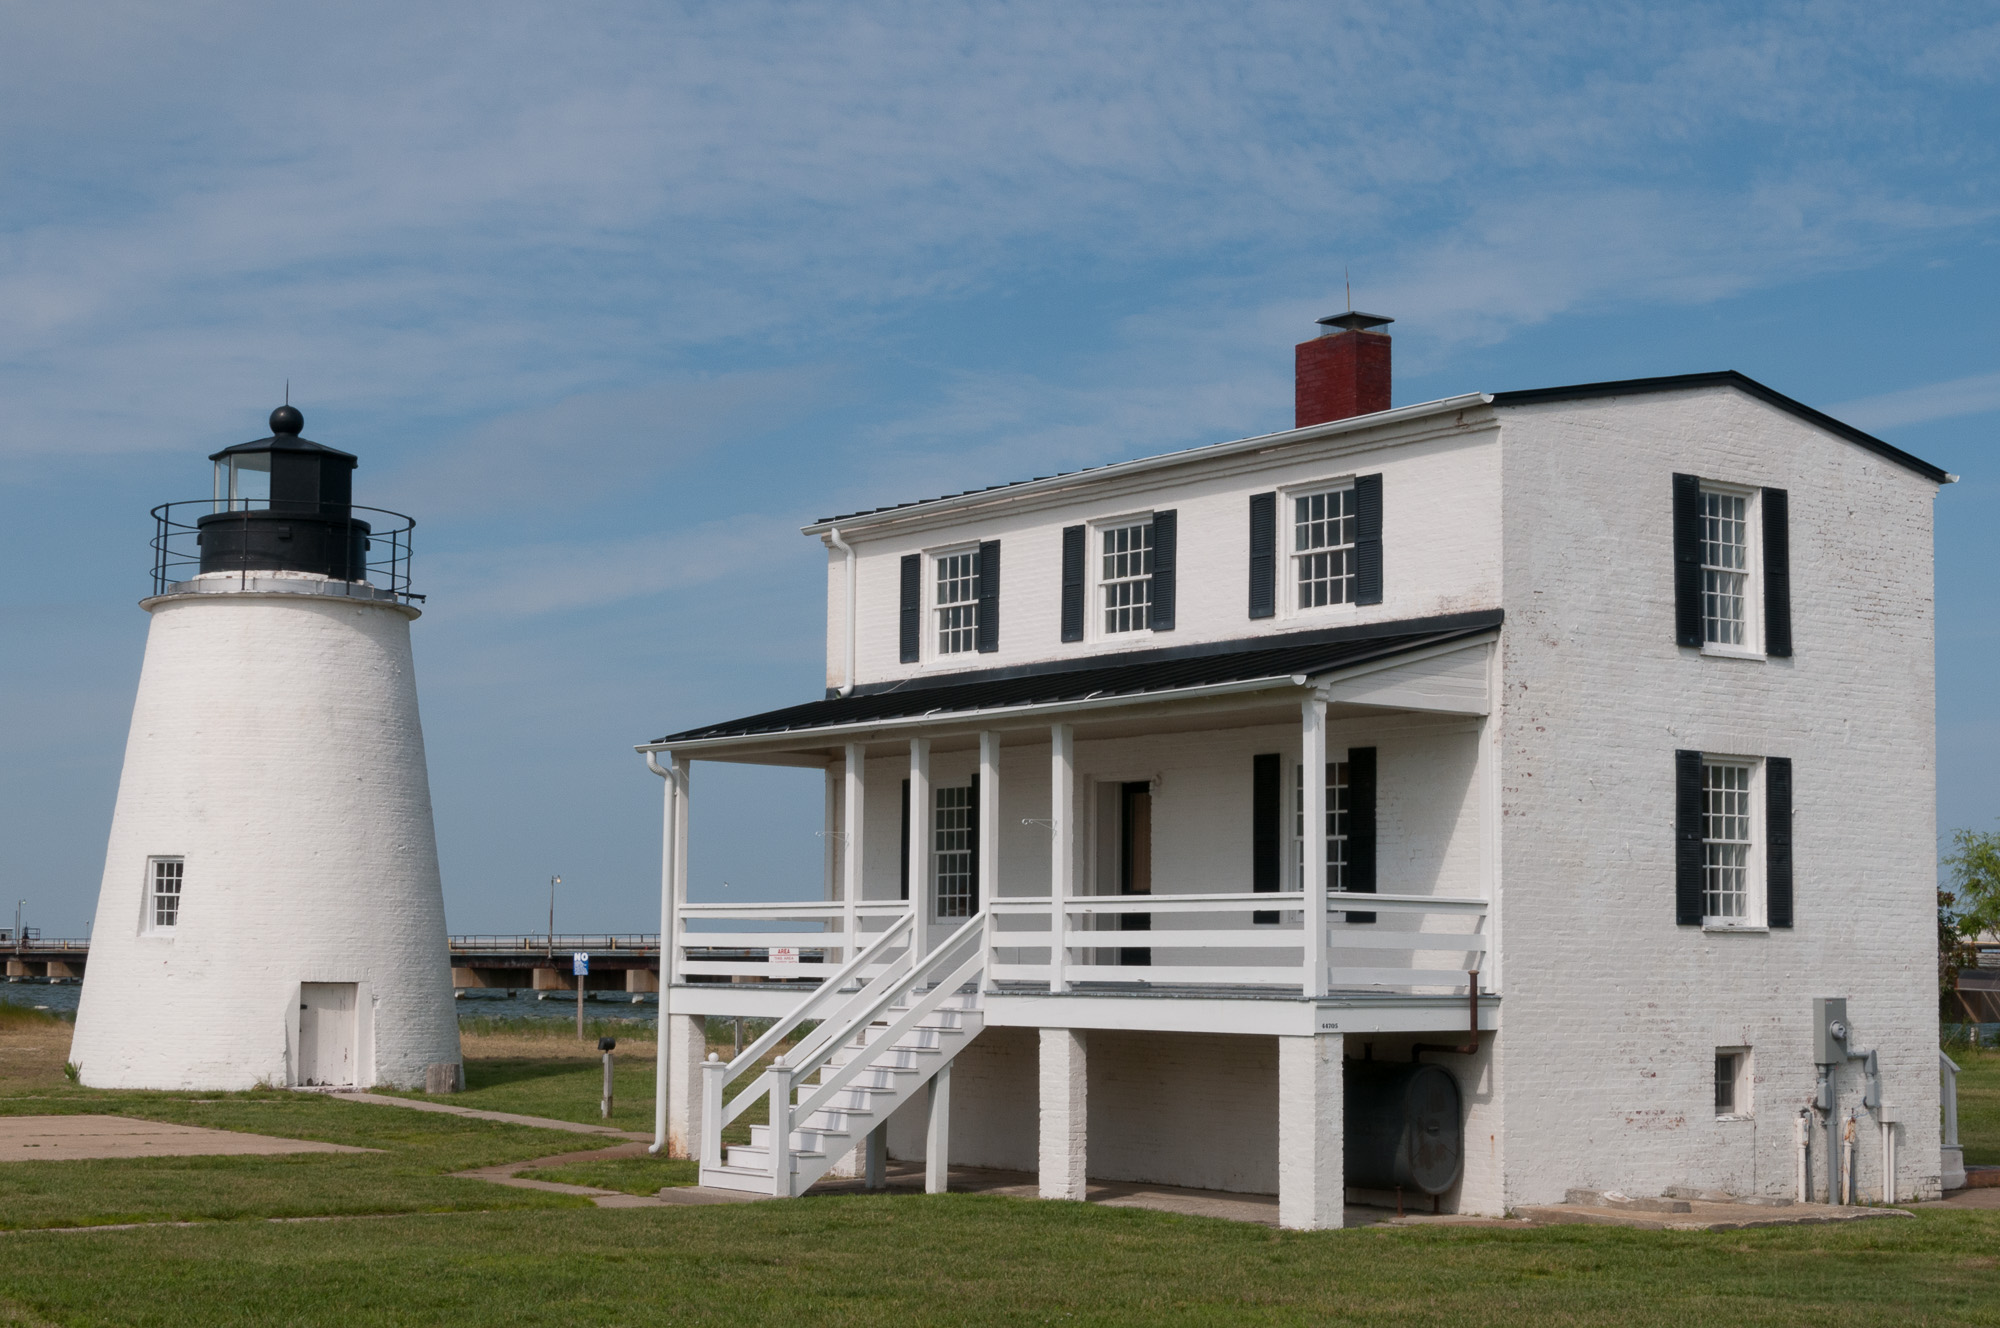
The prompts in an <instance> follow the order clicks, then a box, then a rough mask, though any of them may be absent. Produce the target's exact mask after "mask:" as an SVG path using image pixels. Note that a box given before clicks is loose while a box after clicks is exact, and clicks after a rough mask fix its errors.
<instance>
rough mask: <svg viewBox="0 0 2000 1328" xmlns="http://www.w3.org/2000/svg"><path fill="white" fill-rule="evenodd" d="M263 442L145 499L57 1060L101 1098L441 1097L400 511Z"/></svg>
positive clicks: (454, 1077) (309, 460) (447, 1037)
mask: <svg viewBox="0 0 2000 1328" xmlns="http://www.w3.org/2000/svg"><path fill="white" fill-rule="evenodd" d="M270 420H271V436H270V437H268V438H261V439H258V440H256V441H254V442H247V443H238V444H236V445H235V446H232V447H225V448H223V449H222V450H221V451H219V452H216V453H213V454H212V455H211V456H210V458H209V459H210V461H212V462H213V463H214V485H215V487H214V492H213V494H212V496H210V497H207V498H201V499H197V500H193V501H190V502H178V503H165V504H162V505H161V506H160V507H157V508H155V509H154V512H153V515H154V520H155V538H154V542H153V548H154V555H155V557H154V572H153V594H152V595H150V596H149V597H147V598H146V599H144V600H142V601H141V605H142V607H144V608H145V609H146V610H147V612H148V613H150V614H151V615H152V622H151V624H150V626H149V628H148V632H147V637H146V659H145V666H144V668H143V670H142V671H141V674H140V680H139V692H138V696H137V698H136V700H135V702H134V705H133V714H132V728H131V734H130V737H129V738H128V740H127V743H126V748H125V765H124V769H123V772H122V773H121V774H120V776H119V783H118V803H117V807H116V810H115V811H114V812H113V815H112V822H111V837H110V843H109V847H108V848H107V850H106V853H105V860H104V878H103V883H102V885H101V886H100V888H99V892H98V904H97V920H96V923H95V924H94V926H93V929H92V933H91V954H90V966H89V969H88V972H87V975H86V978H85V981H84V986H83V994H82V999H81V1001H80V1003H79V1007H78V1010H77V1021H76V1034H75V1037H74V1040H73V1041H72V1044H71V1047H72V1049H71V1060H72V1061H73V1062H74V1063H75V1064H76V1066H77V1067H78V1074H79V1077H80V1079H81V1081H82V1082H83V1083H85V1084H87V1085H90V1086H92V1087H102V1088H165V1089H172V1088H193V1089H204V1090H208V1089H219V1090H231V1089H244V1088H250V1087H253V1086H255V1085H257V1084H260V1083H272V1084H298V1085H304V1084H321V1085H329V1086H343V1085H351V1086H357V1087H365V1086H367V1085H370V1084H384V1085H393V1086H398V1087H406V1088H422V1087H425V1086H427V1085H428V1084H436V1083H440V1082H443V1083H453V1084H455V1083H458V1082H460V1080H461V1075H460V1072H459V1064H460V1061H459V1044H458V1021H457V1017H456V1015H455V1013H454V1011H453V1007H452V988H451V969H450V958H449V952H448V950H447V947H446V940H445V924H444V897H443V891H442V888H441V885H440V881H439V876H438V861H437V844H436V838H435V834H434V831H433V828H432V823H431V800H430V781H429V776H428V773H427V771H426V766H425V759H424V739H423V726H422V723H421V721H420V720H419V718H418V713H417V692H416V682H415V670H414V667H413V663H412V659H411V653H410V623H411V621H412V620H414V619H415V618H416V617H417V616H418V610H417V608H416V607H415V604H414V603H413V601H416V600H418V599H420V598H421V596H419V595H417V594H415V593H414V592H413V591H412V590H411V588H410V532H411V530H412V528H413V527H414V524H415V523H414V522H412V521H411V520H410V518H408V517H406V516H402V515H399V514H397V513H394V512H386V511H381V510H379V509H375V508H367V507H361V506H358V505H356V504H355V503H354V501H353V492H352V488H353V475H354V470H355V467H356V465H357V461H356V458H355V457H354V455H353V454H352V453H349V452H343V451H340V450H339V449H337V448H333V447H328V446H325V445H324V444H321V443H316V442H313V441H312V440H310V439H307V438H304V437H301V436H300V435H301V431H302V430H303V429H304V427H305V419H304V417H303V416H302V415H301V414H300V413H299V411H298V410H297V409H295V408H293V407H292V406H290V405H284V406H280V407H279V408H278V409H277V410H275V411H273V412H271V417H270Z"/></svg>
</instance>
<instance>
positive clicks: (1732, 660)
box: [640, 314, 1952, 1227]
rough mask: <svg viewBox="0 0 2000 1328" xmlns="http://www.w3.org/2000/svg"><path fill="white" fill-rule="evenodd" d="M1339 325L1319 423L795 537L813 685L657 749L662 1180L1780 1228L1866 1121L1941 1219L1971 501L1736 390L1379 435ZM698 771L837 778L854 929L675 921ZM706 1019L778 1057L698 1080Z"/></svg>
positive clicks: (1368, 355)
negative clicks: (1956, 649) (1758, 1212)
mask: <svg viewBox="0 0 2000 1328" xmlns="http://www.w3.org/2000/svg"><path fill="white" fill-rule="evenodd" d="M1323 321H1325V322H1326V323H1328V324H1330V325H1332V326H1330V327H1329V330H1328V332H1327V333H1326V334H1325V335H1324V336H1322V337H1319V338H1317V339H1315V340H1312V341H1308V342H1305V343H1303V344H1302V345H1301V346H1300V347H1299V348H1298V351H1297V356H1298V403H1297V404H1298V419H1299V427H1297V428H1294V429H1292V430H1290V431H1288V432H1284V433H1276V434H1269V435H1265V436H1262V437H1255V438H1248V439H1243V440H1241V441H1237V442H1228V443H1220V444H1216V445H1213V446H1207V447H1199V448H1195V449H1192V450H1189V451H1184V452H1176V453H1172V454H1170V455H1165V456H1154V457H1147V458H1143V459H1140V460H1136V461H1128V462H1122V463H1118V464H1114V465H1108V466H1103V467H1099V468H1097V469H1094V470H1088V471H1083V472H1079V473H1075V474H1069V475H1059V476H1053V477H1049V478H1045V479H1038V480H1032V481H1028V482H1023V483H1016V484H1007V485H1000V486H997V487H994V488H989V489H980V490H974V491H971V492H967V493H963V494H958V495H954V496H950V497H944V498H936V499H930V500H926V501H922V502H912V503H906V504H903V505H901V506H895V507H885V508H880V509H876V510H873V511H867V512H859V513H855V514H853V515H850V516H844V517H838V518H830V519H827V520H822V521H818V522H815V523H814V524H812V525H810V526H808V527H806V529H805V533H806V534H807V535H809V536H813V537H816V538H819V539H821V540H823V541H824V542H825V543H826V545H827V547H828V551H829V552H828V579H827V620H828V630H827V692H826V695H825V697H824V699H820V700H815V701H811V702H808V703H806V704H802V705H798V706H794V707H792V708H789V709H785V710H778V711H773V712H770V713H767V714H761V715H753V716H750V717H748V718H745V719H740V720H735V721H732V722H729V723H725V724H714V725H709V726H706V727H702V728H697V729H691V730H688V731H687V732H683V733H677V734H674V735H671V736H669V737H666V738H662V739H660V740H659V741H658V742H653V743H647V744H644V745H643V746H642V747H641V748H640V750H641V751H642V752H644V753H645V754H646V756H647V759H648V761H649V763H651V764H652V765H653V768H654V769H655V771H656V772H658V773H661V774H664V775H666V776H667V781H666V790H667V799H666V800H667V823H666V840H665V868H664V874H663V875H664V885H663V902H662V913H663V918H662V928H663V931H664V932H665V933H666V937H667V940H668V945H667V946H666V948H665V951H664V954H665V959H664V965H665V971H664V972H663V980H664V984H663V1004H664V1009H663V1016H664V1017H666V1018H667V1019H668V1023H669V1027H668V1030H667V1036H666V1043H665V1051H664V1054H663V1055H662V1057H661V1078H662V1092H661V1095H660V1097H661V1105H660V1111H661V1119H660V1122H659V1128H660V1131H661V1140H662V1142H663V1144H665V1146H668V1147H671V1148H672V1149H673V1150H674V1151H676V1152H679V1151H681V1150H683V1149H685V1150H688V1151H691V1152H696V1153H698V1154H699V1155H700V1156H701V1158H702V1163H703V1166H702V1175H703V1178H704V1181H705V1183H708V1184H713V1185H728V1186H734V1187H738V1188H745V1189H756V1190H761V1191H765V1192H776V1193H780V1194H785V1193H798V1192H799V1191H801V1190H803V1189H804V1188H805V1187H806V1186H808V1185H810V1184H811V1183H812V1182H813V1180H815V1179H816V1178H818V1177H819V1176H821V1175H823V1174H825V1173H827V1172H828V1171H829V1170H830V1169H833V1168H835V1167H839V1168H840V1169H841V1170H842V1171H843V1172H844V1173H846V1174H852V1171H853V1169H855V1168H864V1169H866V1170H867V1171H869V1172H870V1173H871V1174H879V1166H880V1160H881V1159H882V1157H883V1156H884V1155H885V1154H886V1155H887V1156H895V1157H903V1158H919V1157H921V1158H927V1159H928V1161H929V1173H930V1176H931V1183H932V1185H933V1186H934V1187H936V1186H940V1185H942V1184H943V1179H944V1171H943V1169H944V1164H945V1162H946V1160H947V1157H948V1160H949V1161H950V1162H951V1163H954V1164H959V1165H966V1166H986V1167H995V1168H1013V1169H1019V1170H1025V1171H1033V1172H1037V1173H1038V1174H1039V1176H1040V1184H1041V1190H1042V1193H1043V1194H1044V1195H1047V1196H1049V1197H1067V1198H1080V1197H1082V1196H1083V1194H1084V1186H1085V1180H1086V1177H1089V1178H1102V1179H1106V1180H1130V1181H1145V1182H1154V1183H1164V1184H1173V1185H1183V1186H1193V1187H1200V1188H1207V1189H1216V1190H1231V1191H1242V1192H1252V1193H1267V1194H1268V1193H1272V1192H1275V1193H1276V1194H1277V1195H1278V1201H1279V1211H1280V1216H1281V1221H1282V1222H1283V1223H1284V1224H1285V1225H1287V1226H1293V1227H1320V1226H1329V1225H1338V1224H1339V1222H1340V1220H1341V1205H1342V1203H1343V1201H1344V1200H1347V1201H1378V1202H1394V1201H1395V1200H1396V1198H1397V1196H1396V1195H1395V1194H1394V1193H1393V1192H1392V1191H1393V1189H1394V1188H1395V1187H1398V1186H1400V1187H1401V1188H1402V1191H1403V1193H1402V1196H1401V1197H1402V1199H1403V1201H1404V1202H1408V1203H1413V1204H1414V1203H1416V1202H1419V1201H1421V1200H1426V1199H1428V1200H1430V1201H1432V1202H1435V1203H1437V1204H1438V1205H1439V1206H1441V1207H1442V1208H1443V1209H1444V1210H1445V1211H1454V1210H1455V1211H1459V1212H1473V1213H1499V1212H1502V1211H1504V1210H1506V1209H1508V1208H1511V1207H1513V1206H1516V1205H1519V1204H1524V1203H1538V1202H1559V1201H1561V1199H1562V1198H1563V1195H1564V1192H1565V1191H1566V1190H1567V1189H1568V1188H1570V1187H1591V1188H1601V1189H1619V1190H1623V1191H1626V1192H1628V1193H1631V1194H1635V1195H1640V1194H1659V1193H1661V1192H1663V1191H1664V1190H1666V1189H1668V1188H1669V1187H1673V1186H1692V1187H1698V1188H1702V1189H1722V1190H1727V1191H1730V1192H1733V1193H1737V1194H1742V1195H1772V1196H1778V1195H1793V1194H1795V1193H1796V1192H1797V1190H1798V1188H1799V1187H1800V1184H1801V1177H1802V1175H1804V1174H1806V1167H1807V1161H1806V1160H1804V1159H1802V1156H1801V1149H1802V1145H1801V1141H1802V1140H1803V1141H1805V1145H1806V1146H1807V1147H1809V1149H1810V1174H1811V1175H1812V1178H1813V1179H1812V1181H1811V1193H1812V1197H1813V1198H1814V1199H1816V1200H1823V1199H1824V1198H1825V1197H1826V1196H1827V1194H1828V1189H1827V1187H1826V1186H1825V1185H1824V1184H1823V1183H1822V1180H1821V1178H1822V1177H1823V1176H1824V1175H1825V1174H1826V1172H1825V1166H1824V1163H1823V1159H1824V1158H1825V1156H1826V1151H1827V1141H1828V1139H1829V1137H1831V1138H1833V1139H1835V1140H1838V1139H1839V1138H1840V1136H1841V1134H1843V1133H1851V1134H1852V1135H1853V1137H1854V1138H1855V1139H1856V1141H1857V1142H1856V1147H1855V1148H1854V1157H1855V1162H1854V1170H1853V1176H1854V1192H1855V1193H1856V1194H1857V1195H1858V1196H1859V1197H1860V1198H1862V1199H1864V1200H1865V1199H1869V1198H1873V1197H1879V1196H1882V1195H1883V1194H1884V1193H1885V1192H1888V1193H1891V1194H1892V1195H1893V1196H1894V1197H1899V1198H1908V1197H1911V1196H1925V1195H1935V1194H1936V1193H1937V1191H1938V1187H1939V1124H1938V1081H1937V1054H1938V1053H1937V1025H1936V1019H1937V1009H1936V1001H1937V997H1936V988H1935V983H1934V977H1933V973H1934V958H1935V954H1934V947H1935V939H1934V938H1935V930H1934V923H1933V918H1932V903H1933V893H1932V892H1933V889H1934V885H1933V880H1934V857H1935V839H1934V835H1935V827H1934V820H1935V790H1934V724H1933V662H1932V655H1933V622H1932V533H1931V505H1932V499H1933V496H1934V495H1935V494H1936V492H1937V490H1938V487H1939V485H1940V484H1942V483H1945V482H1948V481H1949V480H1950V479H1951V478H1952V477H1951V476H1949V475H1947V474H1945V472H1943V471H1941V470H1939V469H1938V468H1936V467H1934V466H1931V465H1929V464H1927V463H1925V462H1923V461H1920V460H1918V459H1917V458H1915V457H1912V456H1910V455H1908V454H1906V453H1904V452H1901V451H1899V450H1898V449H1896V448H1894V447H1892V446H1890V445H1889V444H1887V443H1884V442H1882V441H1881V440H1879V439H1876V438H1873V437H1870V436H1869V435H1867V434H1864V433H1862V432H1860V431H1859V430H1857V429H1854V428H1851V427H1849V426H1847V425H1844V424H1841V423H1840V422H1838V421H1836V420H1833V419H1830V418H1828V417H1826V416H1824V415H1821V414H1819V413H1818V412H1816V411H1813V410H1811V409H1808V408H1807V407H1805V406H1802V405H1800V404H1799V403H1797V402H1794V401H1792V400H1790V399H1788V398H1786V397H1783V396H1780V395H1779V394H1777V393H1776V392H1773V391H1771V390H1770V389H1768V388H1766V387H1763V386H1762V385H1760V384H1758V383H1756V382H1753V381H1751V380H1750V379H1747V378H1745V377H1743V376H1741V375H1739V374H1735V373H1714V374H1695V375H1688V376H1683V377H1675V378H1655V379H1643V380H1635V381H1629V382H1615V383H1596V384H1590V385H1586V386H1578V387H1568V388H1553V389H1547V390H1538V391H1527V392H1504V393H1471V394H1467V395H1464V396H1458V397H1452V398H1448V399H1446V400H1442V401H1432V402H1426V403H1423V404H1421V405H1411V406H1402V407H1397V408H1394V409H1391V408H1389V338H1388V337H1387V336H1386V335H1384V334H1382V333H1381V332H1379V331H1377V330H1375V329H1376V328H1378V327H1379V326H1380V325H1381V324H1382V323H1384V322H1386V321H1387V320H1383V319H1375V318H1371V317H1370V316H1367V315H1359V314H1348V315H1343V316H1342V317H1340V318H1338V319H1329V320H1323ZM701 761H737V762H749V763H760V764H769V765H783V766H803V767H813V768H819V769H822V770H824V771H825V774H826V842H827V844H828V852H827V860H826V880H825V891H824V896H823V899H822V900H821V901H819V902H812V903H805V904H799V903H769V904H742V903H734V904H728V905H722V904H714V903H690V902H689V899H688V890H687V871H686V862H687V840H688V835H689V833H690V822H689V815H688V812H689V789H690V771H691V767H692V766H693V765H694V764H695V763H696V762H701ZM1309 830H1310V833H1308V831H1309ZM693 833H696V834H698V833H700V831H699V828H698V823H697V826H696V827H695V828H694V830H693ZM1114 933H1115V934H1114ZM821 979H824V981H821ZM1828 996H1837V997H1845V998H1846V1000H1847V1011H1848V1015H1847V1021H1848V1023H1849V1024H1850V1025H1851V1032H1850V1033H1849V1034H1848V1037H1849V1039H1850V1042H1851V1045H1852V1047H1853V1048H1854V1049H1855V1050H1854V1060H1853V1061H1852V1063H1851V1064H1850V1063H1849V1062H1848V1061H1847V1060H1846V1059H1845V1057H1844V1055H1843V1057H1842V1058H1841V1061H1840V1063H1839V1064H1838V1065H1836V1066H1835V1068H1834V1070H1833V1072H1832V1078H1831V1082H1830V1087H1829V1088H1828V1090H1827V1092H1826V1094H1825V1096H1824V1097H1822V1098H1820V1099H1819V1104H1818V1106H1817V1107H1816V1108H1815V1107H1814V1103H1815V1097H1816V1092H1817V1089H1816V1069H1815V1064H1816V1057H1822V1058H1823V1057H1824V1056H1827V1055H1830V1054H1831V1053H1824V1052H1822V1051H1816V1046H1823V1045H1824V1040H1823V1039H1822V1040H1821V1042H1820V1043H1817V1044H1816V1042H1815V1033H1816V1029H1815V1013H1814V1000H1815V998H1817V997H1828ZM711 1015H721V1016H731V1015H739V1016H756V1017H769V1018H775V1019H777V1020H778V1023H777V1024H776V1025H775V1026H774V1027H773V1028H772V1030H771V1032H770V1033H769V1034H767V1035H766V1036H765V1037H764V1038H762V1039H759V1040H758V1041H757V1042H756V1043H754V1044H753V1045H751V1046H750V1047H748V1048H746V1049H745V1051H744V1053H743V1054H742V1055H741V1056H740V1057H738V1058H737V1059H736V1060H735V1061H734V1062H731V1063H726V1064H725V1063H723V1062H721V1061H714V1062H709V1063H707V1064H706V1065H704V1063H703V1060H702V1057H703V1052H704V1050H705V1044H704V1042H703V1039H702V1036H701V1032H700V1030H701V1026H702V1020H703V1018H704V1017H705V1016H711ZM815 1021H817V1022H816V1023H815ZM802 1023H804V1024H806V1025H807V1026H809V1027H814V1028H815V1031H814V1032H812V1033H811V1035H810V1036H808V1037H806V1038H805V1039H804V1040H803V1041H802V1042H800V1043H799V1045H798V1046H796V1047H794V1048H792V1049H791V1050H790V1051H789V1053H788V1055H787V1056H786V1057H785V1058H784V1059H783V1060H781V1061H780V1062H779V1063H778V1064H776V1065H775V1066H773V1067H772V1068H770V1069H769V1070H768V1071H766V1070H761V1069H759V1068H758V1065H757V1063H758V1061H759V1058H761V1057H763V1056H765V1055H766V1054H767V1053H768V1052H769V1051H770V1050H771V1049H772V1048H773V1047H774V1046H776V1045H778V1042H779V1040H780V1039H785V1038H790V1037H792V1036H795V1035H796V1033H797V1031H798V1029H799V1026H800V1025H801V1024H802ZM1861 1048H1872V1049H1873V1050H1874V1051H1875V1052H1876V1053H1877V1056H1878V1059H1879V1067H1880V1077H1879V1081H1878V1080H1874V1079H1871V1078H1869V1077H1868V1076H1866V1075H1864V1073H1863V1072H1862V1069H1861V1065H1862V1062H1861V1059H1860V1057H1861V1055H1862V1052H1861V1050H1860V1049H1861ZM1413 1064H1415V1065H1421V1066H1427V1067H1434V1068H1430V1069H1421V1070H1413V1069H1411V1066H1412V1065H1413ZM725 1083H727V1084H729V1085H730V1091H735V1090H736V1089H737V1088H742V1087H744V1085H748V1086H749V1087H748V1089H747V1091H743V1092H742V1093H741V1095H740V1096H737V1097H735V1098H734V1099H733V1101H731V1102H730V1105H729V1106H728V1108H726V1109H725V1108H724V1107H723V1105H722V1104H723V1102H724V1093H725ZM1864 1099H1865V1100H1864ZM774 1104H776V1105H775V1108H774ZM1829 1108H1830V1109H1829ZM774 1109H775V1110H776V1112H777V1115H776V1118H775V1125H776V1128H773V1127H772V1124H771V1123H768V1122H771V1121H772V1120H773V1118H772V1117H771V1116H770V1113H771V1112H772V1111H773V1110H774ZM1802 1113H1808V1114H1804V1115H1802ZM739 1116H741V1117H744V1118H746V1119H747V1120H748V1121H750V1122H753V1123H754V1124H753V1128H752V1139H751V1142H750V1144H749V1145H748V1146H742V1145H734V1146H728V1147H725V1146H724V1145H723V1144H722V1142H721V1136H720V1130H721V1128H722V1126H723V1125H724V1124H725V1123H726V1120H733V1119H736V1118H738V1117H739ZM1850 1116H1852V1117H1854V1120H1853V1122H1852V1123H1851V1124H1850V1121H1849V1117H1850ZM725 1117H726V1119H725ZM1885 1168H1886V1169H1887V1172H1888V1174H1889V1175H1892V1176H1893V1188H1891V1186H1890V1184H1889V1181H1888V1179H1887V1177H1886V1176H1885Z"/></svg>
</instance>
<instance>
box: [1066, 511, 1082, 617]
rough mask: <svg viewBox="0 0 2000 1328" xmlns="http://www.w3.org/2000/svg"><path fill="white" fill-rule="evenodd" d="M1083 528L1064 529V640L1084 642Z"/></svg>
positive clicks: (1067, 527)
mask: <svg viewBox="0 0 2000 1328" xmlns="http://www.w3.org/2000/svg"><path fill="white" fill-rule="evenodd" d="M1083 556H1084V555H1083V527H1082V526H1064V527H1063V552H1062V639H1063V640H1065V641H1081V640H1083Z"/></svg>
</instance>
